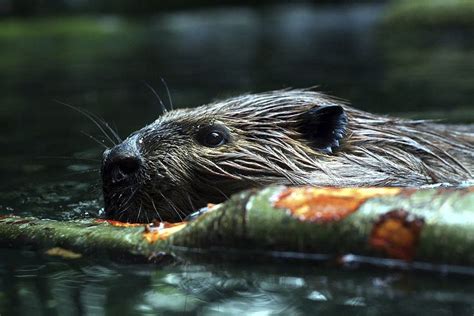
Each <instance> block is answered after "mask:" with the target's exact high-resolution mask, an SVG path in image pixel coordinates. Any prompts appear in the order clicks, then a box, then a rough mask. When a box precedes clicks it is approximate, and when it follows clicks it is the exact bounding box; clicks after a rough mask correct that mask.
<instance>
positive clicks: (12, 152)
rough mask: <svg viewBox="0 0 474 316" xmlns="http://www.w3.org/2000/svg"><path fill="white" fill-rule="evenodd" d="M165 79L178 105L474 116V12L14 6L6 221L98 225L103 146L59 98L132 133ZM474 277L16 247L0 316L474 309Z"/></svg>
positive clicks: (405, 4) (1, 65)
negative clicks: (235, 100) (226, 102)
mask: <svg viewBox="0 0 474 316" xmlns="http://www.w3.org/2000/svg"><path fill="white" fill-rule="evenodd" d="M216 3H218V5H217V4H216ZM160 78H164V79H165V80H166V82H167V84H168V86H169V88H170V91H171V96H172V99H173V103H174V105H175V107H182V106H197V105H200V104H203V103H207V102H209V101H212V100H214V99H216V98H223V97H227V96H231V95H237V94H241V93H245V92H258V91H265V90H272V89H281V88H288V87H295V88H302V87H309V86H315V85H317V86H318V87H319V88H318V89H319V90H321V91H324V92H327V93H329V94H331V95H335V96H338V97H341V98H344V99H347V100H349V101H351V102H352V104H353V105H354V106H356V107H359V108H362V109H365V110H369V111H373V112H378V113H384V114H385V113H392V114H396V115H402V116H406V117H414V118H433V119H441V120H445V121H447V122H454V123H473V122H474V104H473V100H474V1H467V0H449V1H432V0H393V1H362V2H361V1H292V2H284V1H237V0H235V1H219V2H217V1H171V0H170V1H151V0H149V1H124V0H121V1H117V0H115V1H112V0H107V1H93V0H63V1H45V0H44V1H39V0H20V1H16V0H0V215H1V214H10V213H14V214H19V215H34V216H39V217H45V218H54V219H63V220H70V219H77V218H83V217H88V216H97V215H98V214H99V213H100V210H101V208H102V202H101V192H100V181H99V172H98V168H99V166H100V157H101V152H102V150H103V148H102V147H101V146H100V145H98V144H97V143H96V142H95V141H93V140H91V139H90V137H89V136H87V135H91V136H93V137H95V138H97V139H99V140H100V141H102V140H103V141H104V142H105V143H107V140H106V139H104V137H103V136H102V135H101V133H100V131H99V130H98V129H97V127H96V126H95V125H94V124H93V123H91V122H90V121H89V120H88V119H87V118H86V117H84V116H83V115H81V114H80V113H78V112H76V111H74V110H71V109H70V108H68V107H66V106H64V105H61V104H59V103H58V102H56V101H55V100H59V101H61V102H66V103H69V104H72V105H75V106H80V107H81V108H84V109H86V110H88V111H91V112H93V113H96V114H97V115H99V116H101V117H103V118H104V119H105V120H107V121H108V122H110V124H111V125H112V126H114V127H115V128H117V130H118V131H119V134H120V135H121V136H122V137H125V136H127V135H128V134H129V133H130V132H132V131H133V130H136V129H138V128H140V127H142V126H144V125H145V124H147V123H150V122H152V121H153V120H154V119H155V118H156V117H157V116H158V115H159V112H160V110H159V106H158V102H157V100H156V98H155V97H154V95H153V93H151V91H150V90H149V89H148V88H147V86H146V83H147V84H149V85H151V86H153V87H154V88H155V89H156V90H157V92H158V93H159V94H160V95H161V96H162V98H163V99H164V100H165V102H168V99H167V94H166V89H165V87H164V86H163V84H162V82H161V79H160ZM107 145H110V144H109V143H107ZM461 281H462V282H460V280H459V279H456V278H452V277H448V278H444V277H442V276H439V275H438V276H435V277H430V276H428V277H426V276H417V275H415V274H409V275H404V274H400V273H396V272H387V273H372V272H370V273H365V272H364V273H362V272H361V271H359V272H350V271H336V270H331V269H329V270H327V269H322V270H321V269H317V268H311V269H306V268H304V269H303V268H301V269H299V268H298V267H297V266H296V267H295V266H292V267H288V266H281V265H276V266H272V267H271V268H269V269H267V268H265V269H262V267H261V266H256V267H253V268H252V269H249V268H248V265H247V264H245V265H243V266H242V265H237V266H230V265H217V266H216V265H194V264H190V265H186V266H178V267H169V268H167V269H165V270H163V271H162V270H159V269H158V270H156V269H154V268H153V267H149V266H147V267H140V266H136V265H135V266H122V265H116V264H114V263H110V262H105V263H104V262H89V261H87V262H84V261H81V262H73V263H65V262H64V261H60V260H58V261H54V260H53V261H52V260H51V259H49V258H44V257H43V256H42V254H41V253H36V252H21V251H15V250H4V249H2V250H0V314H2V315H7V314H15V315H18V314H28V315H32V314H45V315H55V314H68V315H71V314H73V315H74V314H84V313H89V314H94V313H95V314H105V313H114V312H115V313H117V312H120V313H121V314H135V313H142V314H146V313H156V312H162V313H167V314H173V313H180V312H183V311H188V312H189V313H190V314H192V313H195V312H201V313H202V314H206V313H207V312H215V314H216V313H217V312H216V311H219V310H220V311H221V312H222V313H223V314H226V315H227V314H229V313H238V314H245V313H247V312H251V311H256V312H257V311H262V310H263V311H273V312H282V313H286V314H311V313H314V312H316V311H319V312H321V313H325V314H341V313H343V314H347V313H349V314H353V313H362V314H370V313H372V314H374V315H380V314H397V315H398V314H416V315H421V314H430V315H437V314H439V315H451V314H455V315H463V314H464V315H470V316H472V314H473V312H474V301H473V297H474V294H473V293H474V289H473V288H472V284H473V282H470V281H469V280H468V281H466V280H464V279H463V280H461ZM173 282H174V283H173ZM124 288H125V289H124ZM124 296H126V297H125V298H124ZM323 298H324V299H323ZM186 302H187V303H186ZM206 311H207V312H206ZM217 314H218V313H217Z"/></svg>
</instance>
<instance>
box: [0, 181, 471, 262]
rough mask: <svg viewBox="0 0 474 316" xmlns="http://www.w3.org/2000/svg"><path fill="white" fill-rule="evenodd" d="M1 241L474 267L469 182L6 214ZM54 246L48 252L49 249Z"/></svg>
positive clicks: (109, 250)
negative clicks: (174, 209)
mask: <svg viewBox="0 0 474 316" xmlns="http://www.w3.org/2000/svg"><path fill="white" fill-rule="evenodd" d="M0 240H1V243H2V244H3V245H7V246H11V247H22V246H24V245H32V246H35V247H38V248H42V249H48V248H52V247H60V248H64V249H67V250H71V251H74V252H77V253H80V254H82V255H88V256H99V255H100V256H102V255H109V256H114V257H116V256H119V257H125V258H127V257H132V258H137V257H138V258H143V259H145V260H156V258H163V257H167V256H176V255H175V254H176V253H177V251H178V250H179V251H178V253H179V254H180V255H182V254H185V253H186V252H187V251H188V250H189V251H191V250H193V251H194V250H196V249H198V250H199V251H202V252H206V251H208V250H216V249H218V251H220V252H222V254H223V255H225V253H226V252H229V251H234V250H239V251H240V250H242V251H253V252H254V253H259V252H261V253H267V254H269V253H278V252H280V253H281V252H292V253H296V254H301V255H303V258H304V255H312V254H324V255H326V257H328V258H329V257H332V258H340V257H341V256H344V255H346V254H355V255H360V256H370V257H380V258H391V259H398V260H401V261H403V262H408V263H409V262H413V261H418V262H420V261H421V262H429V263H435V264H450V265H462V266H469V267H474V251H473V250H474V188H473V187H470V188H463V189H444V188H433V189H418V190H415V189H398V188H361V189H335V188H327V189H320V188H312V187H299V188H286V187H269V188H266V189H263V190H259V191H246V192H242V193H240V194H237V195H235V196H233V197H231V199H229V200H228V201H227V202H225V203H223V204H220V205H216V206H214V207H212V208H211V209H210V211H208V212H207V213H204V214H203V215H201V216H200V217H199V218H197V219H196V220H194V221H191V222H188V223H180V224H172V225H170V224H166V225H163V224H161V225H158V224H155V225H135V226H130V225H124V224H121V223H116V222H108V221H100V220H99V221H98V220H81V221H69V222H60V221H52V220H41V219H35V218H19V217H15V216H5V217H3V218H1V219H0ZM53 253H57V252H56V251H55V252H53Z"/></svg>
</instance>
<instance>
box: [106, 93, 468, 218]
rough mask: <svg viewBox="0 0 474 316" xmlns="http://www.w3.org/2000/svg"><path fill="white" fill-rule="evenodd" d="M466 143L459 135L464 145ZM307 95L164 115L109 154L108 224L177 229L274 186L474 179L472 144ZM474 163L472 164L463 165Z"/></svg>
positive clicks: (268, 96) (241, 100)
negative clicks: (211, 206)
mask: <svg viewBox="0 0 474 316" xmlns="http://www.w3.org/2000/svg"><path fill="white" fill-rule="evenodd" d="M458 136H459V135H458ZM463 137H464V136H462V135H461V136H459V137H450V136H449V135H448V134H447V133H445V132H443V130H442V129H441V128H440V127H436V126H435V125H434V124H430V123H427V122H420V121H408V120H401V119H395V118H389V117H384V116H377V115H373V114H369V113H366V112H362V111H359V110H356V109H353V108H351V107H349V106H347V105H344V104H342V102H340V101H337V100H335V99H331V98H329V97H327V96H324V95H323V94H321V93H317V92H314V91H308V90H284V91H273V92H268V93H261V94H250V95H244V96H239V97H236V98H231V99H228V100H225V101H221V102H215V103H212V104H209V105H204V106H200V107H197V108H191V109H179V110H174V111H170V112H167V113H164V114H163V115H162V116H161V117H159V118H158V119H157V120H156V121H155V122H153V123H152V124H150V125H148V126H145V127H144V128H142V129H140V130H139V131H136V132H134V133H133V134H131V135H130V136H129V137H128V138H127V139H125V140H124V141H123V142H122V143H120V144H118V145H116V146H115V147H113V148H111V149H108V150H106V151H105V152H104V156H103V164H102V179H103V193H104V201H105V213H106V215H107V216H108V217H109V218H113V219H118V220H126V221H136V222H149V221H151V220H152V219H161V220H167V221H177V220H180V219H182V218H184V217H185V216H186V215H188V214H189V213H191V212H192V211H194V210H196V209H198V208H200V207H203V206H205V205H207V203H219V202H222V201H224V200H225V199H227V198H228V197H229V196H230V195H231V194H233V193H236V192H239V191H241V190H244V189H248V188H254V187H260V186H264V185H268V184H296V185H298V184H312V185H321V186H368V185H371V186H372V185H373V186H380V185H391V186H393V185H401V186H407V185H410V186H412V185H420V184H428V183H435V182H459V181H462V180H464V179H466V178H469V177H472V176H471V172H472V167H473V166H472V164H470V163H472V158H473V156H472V155H473V152H474V150H473V149H474V147H473V143H472V138H469V139H468V138H467V136H466V137H464V138H463ZM462 155H467V156H466V157H467V158H457V157H458V156H462Z"/></svg>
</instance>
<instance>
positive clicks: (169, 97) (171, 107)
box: [160, 77, 174, 111]
mask: <svg viewBox="0 0 474 316" xmlns="http://www.w3.org/2000/svg"><path fill="white" fill-rule="evenodd" d="M160 79H161V82H162V83H163V85H164V86H165V89H166V93H167V94H168V101H169V104H170V109H171V111H172V110H174V106H173V100H172V99H171V93H170V89H168V85H167V84H166V81H165V79H163V78H161V77H160Z"/></svg>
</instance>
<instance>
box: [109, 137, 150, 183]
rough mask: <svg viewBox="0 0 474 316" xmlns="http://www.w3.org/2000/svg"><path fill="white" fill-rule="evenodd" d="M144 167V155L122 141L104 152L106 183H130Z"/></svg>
mask: <svg viewBox="0 0 474 316" xmlns="http://www.w3.org/2000/svg"><path fill="white" fill-rule="evenodd" d="M141 167H142V157H141V155H140V153H139V151H138V150H136V148H135V147H134V146H132V145H130V144H128V143H121V144H119V145H117V146H115V147H113V148H111V149H107V150H106V151H105V152H104V156H103V161H102V181H103V183H104V184H111V185H119V184H130V182H131V181H132V180H133V179H134V178H135V176H136V175H137V174H138V173H139V171H140V169H141Z"/></svg>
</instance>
